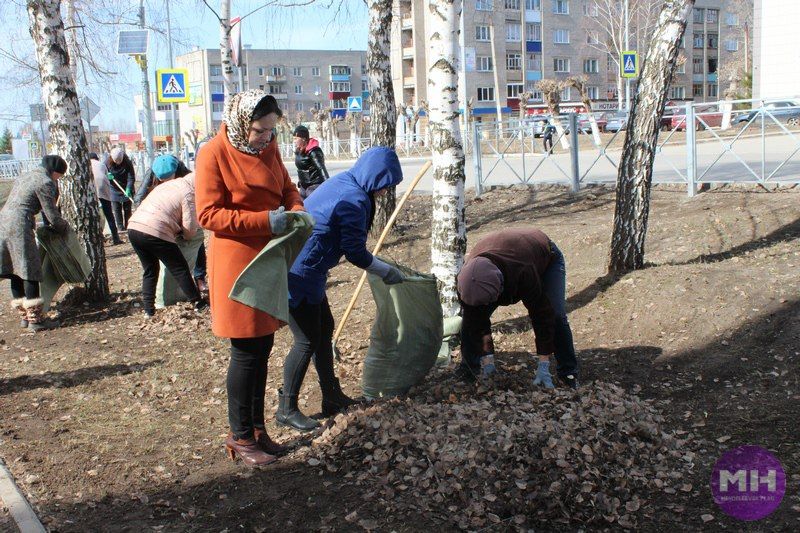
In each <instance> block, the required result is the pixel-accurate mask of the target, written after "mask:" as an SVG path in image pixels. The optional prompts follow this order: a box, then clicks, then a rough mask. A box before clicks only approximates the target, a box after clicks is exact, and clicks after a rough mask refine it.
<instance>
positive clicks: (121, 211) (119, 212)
mask: <svg viewBox="0 0 800 533" xmlns="http://www.w3.org/2000/svg"><path fill="white" fill-rule="evenodd" d="M111 206H112V207H113V209H114V222H116V224H117V231H123V230H125V229H128V220H130V218H131V201H130V200H125V201H124V202H111Z"/></svg>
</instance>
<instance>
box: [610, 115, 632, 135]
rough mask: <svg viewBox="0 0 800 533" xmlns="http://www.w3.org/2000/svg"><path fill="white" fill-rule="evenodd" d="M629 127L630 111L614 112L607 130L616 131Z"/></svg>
mask: <svg viewBox="0 0 800 533" xmlns="http://www.w3.org/2000/svg"><path fill="white" fill-rule="evenodd" d="M627 127H628V113H625V112H622V113H614V114H613V115H612V116H611V117H610V118H609V119H608V122H607V123H606V127H605V131H607V132H610V133H616V132H618V131H620V130H624V129H625V128H627Z"/></svg>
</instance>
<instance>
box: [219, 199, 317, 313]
mask: <svg viewBox="0 0 800 533" xmlns="http://www.w3.org/2000/svg"><path fill="white" fill-rule="evenodd" d="M286 214H287V215H288V216H289V231H288V232H287V233H285V234H284V235H281V236H280V237H276V238H274V239H272V240H270V241H269V243H268V244H267V245H266V246H265V247H264V249H263V250H261V251H260V252H259V253H258V255H257V256H256V257H255V259H253V260H252V261H250V264H249V265H247V267H246V268H245V269H244V270H243V271H242V273H241V274H239V277H238V278H236V283H234V284H233V287H232V288H231V292H230V294H228V298H230V299H231V300H234V301H236V302H239V303H241V304H244V305H247V306H249V307H253V308H255V309H258V310H259V311H263V312H265V313H267V314H269V315H272V316H274V317H275V318H277V319H278V320H280V321H281V322H289V269H290V268H292V265H293V264H294V260H295V259H297V256H298V255H299V254H300V250H302V249H303V246H304V245H305V243H306V241H307V240H308V237H309V236H310V235H311V230H312V229H313V228H314V219H313V218H312V217H311V215H309V214H308V213H305V212H297V211H292V212H289V213H286Z"/></svg>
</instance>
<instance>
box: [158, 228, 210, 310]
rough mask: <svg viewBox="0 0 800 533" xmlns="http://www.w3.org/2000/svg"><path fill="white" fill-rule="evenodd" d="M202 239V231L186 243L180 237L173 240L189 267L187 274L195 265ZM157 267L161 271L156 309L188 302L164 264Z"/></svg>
mask: <svg viewBox="0 0 800 533" xmlns="http://www.w3.org/2000/svg"><path fill="white" fill-rule="evenodd" d="M203 239H204V235H203V230H199V231H198V232H197V233H195V234H194V237H192V238H191V239H189V240H188V241H187V240H185V239H183V238H182V237H178V238H177V239H175V244H177V245H178V248H179V249H180V251H181V255H183V258H184V259H186V263H187V264H188V265H189V272H191V271H192V270H194V266H195V265H196V264H197V251H198V250H200V245H201V244H203ZM158 265H159V268H160V269H161V270H160V271H159V273H158V284H157V285H156V309H163V308H164V307H166V306H168V305H175V304H176V303H178V302H185V301H188V299H189V298H188V297H187V296H186V295H185V294H183V291H182V290H181V289H180V287H178V282H177V280H176V279H175V277H174V276H173V275H172V274H170V273H169V271H167V267H166V266H165V265H164V263H161V262H159V264H158Z"/></svg>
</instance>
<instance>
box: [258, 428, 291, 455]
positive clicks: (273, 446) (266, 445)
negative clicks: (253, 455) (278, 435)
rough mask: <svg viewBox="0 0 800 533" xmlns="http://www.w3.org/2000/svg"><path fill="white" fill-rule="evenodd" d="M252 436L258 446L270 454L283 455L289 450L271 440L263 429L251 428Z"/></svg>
mask: <svg viewBox="0 0 800 533" xmlns="http://www.w3.org/2000/svg"><path fill="white" fill-rule="evenodd" d="M253 431H254V433H253V436H254V437H255V439H256V442H257V443H258V446H259V448H261V449H262V450H264V451H265V452H267V453H268V454H271V455H284V454H286V453H287V452H288V451H289V448H288V447H286V446H282V445H280V444H278V443H277V442H275V441H274V440H272V439H271V438H270V437H269V435H267V431H266V430H265V429H259V428H256V429H255V430H253Z"/></svg>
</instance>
